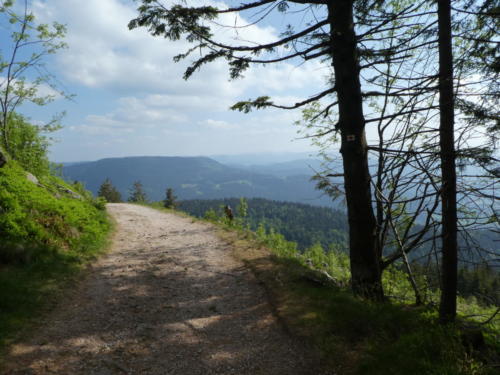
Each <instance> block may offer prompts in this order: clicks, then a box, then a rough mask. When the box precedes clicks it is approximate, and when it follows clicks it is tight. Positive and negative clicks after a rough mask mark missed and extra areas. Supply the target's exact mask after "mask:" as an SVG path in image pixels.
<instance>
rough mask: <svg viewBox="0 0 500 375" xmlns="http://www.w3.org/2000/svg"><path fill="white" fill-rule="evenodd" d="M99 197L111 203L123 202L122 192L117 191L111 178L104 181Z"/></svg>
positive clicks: (98, 193)
mask: <svg viewBox="0 0 500 375" xmlns="http://www.w3.org/2000/svg"><path fill="white" fill-rule="evenodd" d="M97 196H98V197H103V198H105V199H106V200H107V201H108V202H110V203H120V202H122V196H121V194H120V192H119V191H118V190H117V189H116V187H115V186H114V185H113V183H112V182H111V180H110V179H109V178H106V180H104V182H103V183H102V184H101V186H100V187H99V191H98V192H97Z"/></svg>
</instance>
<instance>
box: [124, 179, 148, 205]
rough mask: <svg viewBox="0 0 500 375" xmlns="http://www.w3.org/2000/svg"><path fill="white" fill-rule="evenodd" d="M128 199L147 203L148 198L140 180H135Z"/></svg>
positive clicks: (133, 201) (132, 201)
mask: <svg viewBox="0 0 500 375" xmlns="http://www.w3.org/2000/svg"><path fill="white" fill-rule="evenodd" d="M128 201H129V202H131V203H146V202H147V201H148V198H147V196H146V193H145V192H144V188H143V186H142V183H141V182H140V181H135V182H134V184H133V185H132V189H131V190H130V196H129V198H128Z"/></svg>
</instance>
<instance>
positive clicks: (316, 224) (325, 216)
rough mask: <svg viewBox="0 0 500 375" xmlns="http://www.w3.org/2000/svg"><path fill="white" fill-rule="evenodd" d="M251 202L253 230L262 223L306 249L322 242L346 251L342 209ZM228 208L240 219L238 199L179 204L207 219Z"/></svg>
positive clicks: (276, 202) (251, 224) (265, 200)
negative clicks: (227, 206)
mask: <svg viewBox="0 0 500 375" xmlns="http://www.w3.org/2000/svg"><path fill="white" fill-rule="evenodd" d="M247 203H248V210H247V212H248V216H247V217H245V218H244V221H245V223H248V224H249V225H250V228H251V229H253V230H256V229H257V227H258V226H259V224H262V225H264V227H265V228H266V229H267V230H270V229H271V228H272V229H273V230H275V231H277V232H278V233H281V234H283V235H284V236H285V238H286V239H287V240H289V241H293V242H296V243H297V244H298V247H299V249H302V250H304V249H306V248H308V247H310V246H312V245H314V244H315V243H320V244H321V245H322V246H323V247H324V248H325V249H328V248H330V247H331V246H332V245H337V246H338V247H339V248H342V249H345V247H346V246H347V216H346V214H345V213H344V212H342V211H340V210H335V209H331V208H328V207H316V206H311V205H307V204H300V203H291V202H282V201H271V200H267V199H261V198H251V199H248V200H247ZM226 205H229V206H230V207H231V208H232V209H233V211H234V213H235V215H236V216H238V215H239V205H240V200H239V199H237V198H226V199H212V200H201V199H197V200H185V201H181V202H180V203H179V209H181V210H183V211H185V212H187V213H189V214H191V215H193V216H197V217H204V216H205V214H206V212H207V211H209V210H214V211H216V212H218V213H219V214H220V215H223V207H224V206H226Z"/></svg>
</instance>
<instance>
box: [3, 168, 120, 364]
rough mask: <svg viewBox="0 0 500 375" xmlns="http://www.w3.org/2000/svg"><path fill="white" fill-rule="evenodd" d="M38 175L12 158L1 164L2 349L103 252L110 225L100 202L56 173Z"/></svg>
mask: <svg viewBox="0 0 500 375" xmlns="http://www.w3.org/2000/svg"><path fill="white" fill-rule="evenodd" d="M39 180H40V183H41V185H42V186H37V185H35V184H34V183H32V182H30V181H28V180H27V179H26V173H25V171H24V170H23V169H22V168H20V167H19V166H18V165H17V164H16V163H15V162H11V163H9V164H8V165H7V166H5V167H4V168H1V169H0V212H1V215H0V238H1V239H2V241H1V243H0V354H1V352H2V351H4V350H5V349H6V347H7V345H8V344H9V343H11V342H12V340H14V339H15V338H17V337H19V334H20V333H21V332H22V331H23V330H25V329H26V328H27V327H29V326H30V324H31V323H32V322H33V321H35V320H36V319H37V318H39V317H41V316H43V314H44V312H45V311H46V310H47V309H48V308H50V306H51V305H53V304H54V303H55V301H56V299H57V297H58V296H59V295H60V294H61V293H62V292H63V291H64V290H66V289H67V288H68V286H69V285H72V284H73V282H74V281H75V280H76V279H77V278H78V276H79V275H81V271H82V270H83V269H84V268H85V265H87V264H88V263H89V262H90V261H92V260H93V259H95V258H96V257H97V256H98V255H99V254H100V253H102V252H103V251H104V249H105V247H106V242H107V238H108V233H109V232H110V229H111V224H110V222H109V220H108V218H107V215H106V213H105V211H104V210H103V208H104V206H103V202H102V201H99V200H94V199H92V197H91V195H90V194H89V193H88V192H85V191H84V190H82V189H81V187H79V186H70V185H68V184H66V183H65V182H63V181H62V180H60V179H58V178H56V177H53V176H49V175H46V176H42V177H40V178H39ZM67 189H71V190H73V191H75V192H76V193H78V194H79V195H80V196H81V197H82V199H75V198H74V197H72V194H71V193H68V191H67Z"/></svg>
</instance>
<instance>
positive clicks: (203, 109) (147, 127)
mask: <svg viewBox="0 0 500 375" xmlns="http://www.w3.org/2000/svg"><path fill="white" fill-rule="evenodd" d="M31 3H32V10H33V12H34V14H35V16H36V18H37V20H38V21H39V22H42V23H51V22H53V21H57V22H59V23H63V24H66V26H67V29H68V32H67V35H66V38H65V41H66V43H67V44H68V48H67V49H65V50H62V51H59V52H58V53H57V54H56V55H55V56H53V57H50V58H49V59H47V68H48V70H49V71H50V72H51V73H53V74H54V75H55V76H56V77H57V80H58V82H59V87H61V88H63V89H64V90H65V91H66V92H68V93H70V94H74V95H75V97H74V99H73V100H71V101H68V100H66V99H64V98H62V97H59V98H58V99H57V100H56V101H54V102H53V103H51V104H49V105H47V106H45V107H43V108H36V107H34V106H24V107H23V108H22V110H21V112H22V113H23V114H26V115H28V116H29V117H30V118H31V119H32V120H33V121H34V122H44V121H47V120H48V119H49V118H50V117H51V116H52V115H53V114H55V113H58V112H62V111H65V112H66V116H65V117H64V119H63V120H62V124H63V129H62V130H60V131H58V132H57V133H55V134H54V137H55V139H56V143H55V144H54V145H53V146H52V147H51V159H52V160H53V161H57V162H72V161H82V160H97V159H101V158H105V157H122V156H139V155H165V156H167V155H168V156H170V155H179V156H189V155H213V154H242V153H261V152H311V154H312V155H314V154H315V153H316V150H315V149H314V148H313V147H312V146H311V145H310V141H309V140H307V139H299V138H300V136H299V135H298V134H297V130H298V127H297V126H296V125H294V122H295V121H296V120H298V119H300V117H301V113H300V111H286V110H271V109H266V110H263V111H258V112H252V113H249V114H244V113H239V112H233V111H230V110H229V107H230V106H231V105H232V104H234V103H235V102H237V101H239V100H247V99H249V98H255V97H258V96H261V95H269V96H271V97H272V98H273V100H274V101H275V102H277V103H283V104H285V103H287V104H290V103H295V102H296V101H298V100H299V99H304V98H307V97H309V96H310V95H313V94H314V93H316V92H318V91H320V90H321V88H323V87H324V84H325V77H326V75H327V74H328V68H327V67H325V66H324V65H321V63H319V62H317V61H313V62H311V63H307V64H303V65H299V66H294V65H291V64H281V65H276V66H267V67H262V66H257V67H252V68H251V69H250V70H248V71H247V72H246V73H245V78H243V79H239V80H236V81H229V79H228V78H229V75H228V70H227V66H226V64H225V62H224V61H221V62H216V63H211V64H208V65H205V66H204V67H203V68H202V70H201V71H199V72H197V73H195V74H194V75H193V76H192V77H191V78H190V79H189V80H188V81H185V80H184V79H183V78H182V75H183V72H184V70H185V68H186V66H187V63H188V61H184V62H181V63H174V62H173V61H172V57H173V56H175V55H177V54H179V53H181V52H185V51H186V50H187V49H188V48H189V44H188V43H187V42H185V41H177V42H172V41H169V40H166V39H163V38H154V37H152V36H151V35H149V34H148V33H147V31H146V30H144V29H136V30H133V31H130V30H129V29H128V27H127V25H128V23H129V21H130V20H131V19H133V18H134V17H136V15H137V11H136V7H137V5H138V4H137V3H135V2H134V1H133V0H85V1H81V0H33V1H31ZM225 17H226V18H225V19H222V20H221V21H224V22H227V23H229V24H234V22H237V23H238V24H240V25H241V24H245V23H247V22H248V20H246V19H245V18H242V17H240V18H238V19H237V20H234V17H233V18H232V19H229V18H227V16H225ZM285 22H286V20H285V19H279V18H276V17H274V18H273V19H271V20H270V21H269V22H268V24H262V25H260V24H259V25H253V26H250V27H246V28H243V29H240V30H239V31H238V35H237V37H238V38H239V39H240V40H259V41H272V40H275V39H276V38H278V36H279V32H280V30H279V29H280V27H282V26H283V25H284V24H285ZM219 35H220V37H222V38H223V39H225V40H232V39H234V38H235V37H236V35H234V32H233V31H231V30H228V29H225V30H224V31H220V34H219Z"/></svg>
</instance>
